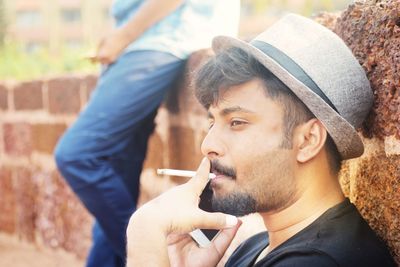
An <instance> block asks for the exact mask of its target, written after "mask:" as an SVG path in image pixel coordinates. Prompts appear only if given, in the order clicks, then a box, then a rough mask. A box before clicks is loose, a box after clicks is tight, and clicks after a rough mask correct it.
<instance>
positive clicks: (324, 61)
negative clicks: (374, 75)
mask: <svg viewBox="0 0 400 267" xmlns="http://www.w3.org/2000/svg"><path fill="white" fill-rule="evenodd" d="M212 47H213V50H214V51H215V52H216V53H218V52H219V51H221V50H226V49H228V48H230V47H238V48H241V49H243V50H245V51H247V52H248V53H250V54H251V55H253V56H254V57H255V58H256V59H257V60H258V61H259V62H260V63H262V64H263V65H264V66H265V67H266V68H267V69H268V70H270V71H271V72H272V73H273V74H274V75H275V76H277V77H278V78H279V79H280V80H281V81H282V82H283V83H284V84H286V85H287V86H288V87H289V88H290V89H291V90H292V91H293V93H294V94H295V95H297V97H298V98H299V99H300V100H301V101H302V102H303V103H304V104H305V105H306V106H307V107H308V108H309V109H310V110H311V112H312V113H314V115H315V116H316V117H317V118H318V119H319V120H320V121H321V122H322V123H323V125H324V126H325V128H326V129H327V132H328V133H329V135H330V136H331V137H332V139H333V141H334V142H335V144H336V146H337V148H338V151H339V153H340V155H341V157H342V159H350V158H355V157H358V156H361V155H362V154H363V152H364V145H363V143H362V140H361V138H360V136H359V135H358V133H357V131H356V128H358V127H360V126H361V124H362V122H363V121H364V119H365V117H366V116H367V114H368V112H369V110H370V108H371V107H372V104H373V94H372V90H371V87H370V84H369V81H368V79H367V77H366V75H365V72H364V70H363V68H362V67H361V66H360V64H359V63H358V61H357V59H356V58H355V57H354V56H353V54H352V52H351V51H350V49H349V48H348V47H347V46H346V45H345V43H344V42H343V41H342V39H340V38H339V37H338V36H337V35H336V34H334V33H333V32H332V31H330V30H328V29H327V28H325V27H323V26H322V25H320V24H318V23H316V22H314V21H312V20H310V19H307V18H304V17H302V16H299V15H294V14H289V15H286V16H285V17H283V18H282V19H280V20H279V21H278V22H276V23H275V24H273V25H272V26H271V27H269V28H268V29H267V30H266V31H264V32H263V33H261V34H260V35H259V36H257V37H256V38H255V39H254V40H252V41H251V42H250V43H247V42H244V41H241V40H239V39H236V38H232V37H226V36H218V37H215V38H214V40H213V44H212Z"/></svg>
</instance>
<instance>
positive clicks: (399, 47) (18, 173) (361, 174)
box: [0, 0, 400, 263]
mask: <svg viewBox="0 0 400 267" xmlns="http://www.w3.org/2000/svg"><path fill="white" fill-rule="evenodd" d="M317 20H318V21H320V22H321V23H323V24H325V25H327V26H328V27H330V28H331V29H333V30H334V31H335V32H337V33H338V34H339V35H340V36H341V37H342V38H343V39H344V40H345V42H346V43H347V44H348V45H349V46H350V47H351V49H352V50H353V52H354V53H355V55H356V57H357V58H358V59H359V60H360V62H361V64H362V65H363V67H364V68H365V70H366V72H367V75H368V77H369V79H370V80H371V84H372V88H373V90H374V95H375V106H374V109H373V111H372V112H371V115H370V116H369V118H368V120H367V122H366V124H365V125H364V128H363V129H361V130H360V135H362V136H363V139H364V142H365V144H366V152H365V153H364V155H363V156H362V157H361V158H359V159H354V160H349V161H347V162H345V164H344V166H343V170H342V172H341V183H342V186H343V190H344V191H345V193H346V195H348V196H349V197H350V199H351V200H352V201H353V202H354V203H355V204H356V205H357V207H358V208H359V209H360V211H361V213H362V214H363V216H364V217H365V218H366V219H367V221H368V222H369V223H370V225H371V226H372V227H373V228H374V229H375V230H376V231H377V233H378V234H379V235H380V236H381V237H382V238H383V239H384V240H385V241H386V242H387V244H388V245H389V247H390V248H391V251H392V253H393V255H394V256H395V258H396V260H397V261H398V263H400V217H399V214H400V105H399V104H400V2H399V1H397V0H396V1H367V2H365V3H362V4H354V5H351V6H350V7H349V8H348V9H347V10H346V11H345V12H343V13H342V14H341V15H332V14H325V15H322V16H320V17H319V18H317ZM208 55H209V51H201V52H198V53H195V54H194V55H193V56H192V57H191V58H190V60H189V62H188V66H187V72H186V73H185V75H183V76H182V77H181V79H180V80H179V81H178V84H177V86H176V87H175V89H174V90H172V91H170V92H169V94H168V95H167V98H166V100H165V102H164V103H163V105H162V107H160V109H159V112H158V115H157V117H156V122H157V127H156V130H155V132H154V134H153V135H152V137H151V139H150V143H149V149H148V150H149V151H148V157H147V159H146V162H145V168H144V170H143V173H142V177H141V187H142V191H141V196H140V202H141V203H143V202H145V201H147V200H149V199H151V198H153V197H154V196H156V195H158V194H159V193H161V192H163V191H164V190H166V189H168V188H170V187H171V186H173V185H175V184H177V183H181V182H183V180H182V179H181V178H177V177H159V176H156V174H155V169H157V168H163V167H168V168H179V169H191V170H194V169H195V168H196V167H197V165H198V162H199V160H200V159H201V153H200V143H201V140H202V138H203V137H204V135H205V132H206V128H207V125H206V121H205V120H204V116H205V111H204V110H203V108H202V107H201V106H200V105H199V104H198V103H197V102H196V100H195V99H194V97H193V95H192V88H191V86H190V82H189V81H190V80H191V76H192V73H193V70H194V69H195V67H196V66H198V65H199V64H201V62H202V61H203V60H204V59H205V58H207V57H208ZM95 83H96V77H95V76H81V77H77V76H71V77H62V78H54V79H47V80H42V81H31V82H24V83H11V82H8V83H6V82H3V83H1V84H0V231H3V232H8V233H11V234H15V235H18V236H20V237H21V238H23V239H26V240H29V241H31V242H35V243H37V244H39V245H43V246H48V247H53V248H62V249H65V250H67V251H71V252H73V253H75V254H76V255H78V256H79V257H85V255H86V253H87V250H88V247H89V245H90V224H91V222H92V218H91V217H90V215H89V214H88V213H87V212H86V211H85V209H84V208H83V207H82V205H81V204H80V202H79V201H78V200H77V199H76V198H75V196H74V195H73V193H72V192H71V191H70V190H69V188H68V186H66V185H65V183H64V181H63V179H61V178H60V175H59V173H58V172H57V171H56V168H55V164H54V161H53V158H52V155H51V154H52V151H53V149H54V145H55V144H56V142H57V140H58V138H59V137H60V136H61V134H62V133H63V131H64V130H65V129H66V128H67V127H68V126H69V125H70V124H71V123H72V122H73V121H74V119H75V118H76V115H77V113H78V111H79V110H80V109H81V108H82V107H83V106H84V104H85V103H86V101H87V100H88V98H89V95H90V92H91V90H92V88H94V85H95ZM245 221H246V223H245V227H243V229H241V232H240V233H239V238H238V239H237V240H236V241H235V245H236V244H237V243H238V242H239V241H240V240H241V239H243V238H244V237H246V236H248V235H249V234H252V233H254V232H257V231H259V230H261V228H262V224H261V222H260V220H259V218H257V216H250V217H248V218H246V219H245Z"/></svg>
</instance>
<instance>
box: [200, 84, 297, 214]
mask: <svg viewBox="0 0 400 267" xmlns="http://www.w3.org/2000/svg"><path fill="white" fill-rule="evenodd" d="M262 86H263V85H262V83H261V81H259V80H257V79H254V80H252V81H249V82H247V83H244V84H242V85H238V86H234V87H231V88H229V89H228V90H226V91H223V92H221V94H220V99H219V101H218V103H217V104H216V105H213V106H211V107H210V108H209V121H210V129H209V132H208V134H207V136H206V137H205V139H204V141H203V143H202V147H201V148H202V152H203V154H204V155H206V156H207V157H208V158H209V159H210V160H211V171H212V172H213V173H215V174H216V175H217V177H216V178H215V179H213V180H212V181H211V188H212V190H213V199H212V204H213V208H214V209H215V210H216V211H221V212H226V213H230V214H234V215H236V216H242V215H246V214H249V213H253V212H270V211H274V210H279V209H282V208H284V207H286V206H287V205H288V203H290V202H291V201H292V200H293V198H294V197H295V191H296V190H295V189H296V184H295V180H294V166H295V163H296V160H295V156H294V152H293V151H292V150H288V149H283V148H281V144H282V142H283V136H284V135H283V129H284V128H283V108H282V106H281V104H279V103H278V102H276V101H273V100H271V99H270V98H268V97H267V96H266V94H265V92H264V89H263V87H262Z"/></svg>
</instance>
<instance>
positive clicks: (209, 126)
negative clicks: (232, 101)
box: [208, 122, 214, 130]
mask: <svg viewBox="0 0 400 267" xmlns="http://www.w3.org/2000/svg"><path fill="white" fill-rule="evenodd" d="M213 126H214V122H210V123H209V124H208V130H210V129H211V128H212V127H213Z"/></svg>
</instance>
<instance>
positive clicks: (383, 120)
mask: <svg viewBox="0 0 400 267" xmlns="http://www.w3.org/2000/svg"><path fill="white" fill-rule="evenodd" d="M317 20H318V21H320V22H321V23H322V24H325V25H326V26H328V27H329V28H331V29H332V30H333V31H334V32H336V33H337V34H338V35H339V36H340V37H341V38H342V39H343V40H344V41H345V42H346V44H347V45H348V46H349V47H350V49H351V50H352V51H353V54H354V55H355V56H356V57H357V59H358V60H359V62H360V63H361V64H362V66H363V68H364V69H365V71H366V73H367V76H368V78H369V80H370V82H371V86H372V90H373V92H374V97H375V102H374V107H373V109H372V111H371V113H370V115H369V116H368V119H367V120H366V122H365V123H364V125H363V129H361V131H360V132H361V133H362V135H363V139H364V143H365V148H366V151H365V153H364V155H363V156H362V157H361V158H359V159H354V160H349V161H347V162H345V163H344V166H343V169H342V172H341V182H342V187H343V190H344V191H345V193H346V195H348V196H349V197H350V199H351V201H352V202H353V203H355V204H356V206H357V208H358V209H359V210H360V212H361V214H362V215H363V216H364V218H365V219H366V220H367V221H368V223H369V224H370V225H371V226H372V228H373V229H375V230H376V232H377V233H378V235H379V236H380V237H381V238H382V239H383V240H384V241H385V242H386V243H387V244H388V246H389V247H390V249H391V252H392V254H393V256H394V257H395V259H396V261H397V263H398V264H399V265H400V1H399V0H388V1H365V2H362V3H361V2H360V3H355V4H353V5H350V6H349V7H348V9H347V10H345V11H344V12H342V14H340V15H339V16H332V15H330V14H324V15H322V16H321V17H319V18H318V19H317Z"/></svg>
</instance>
